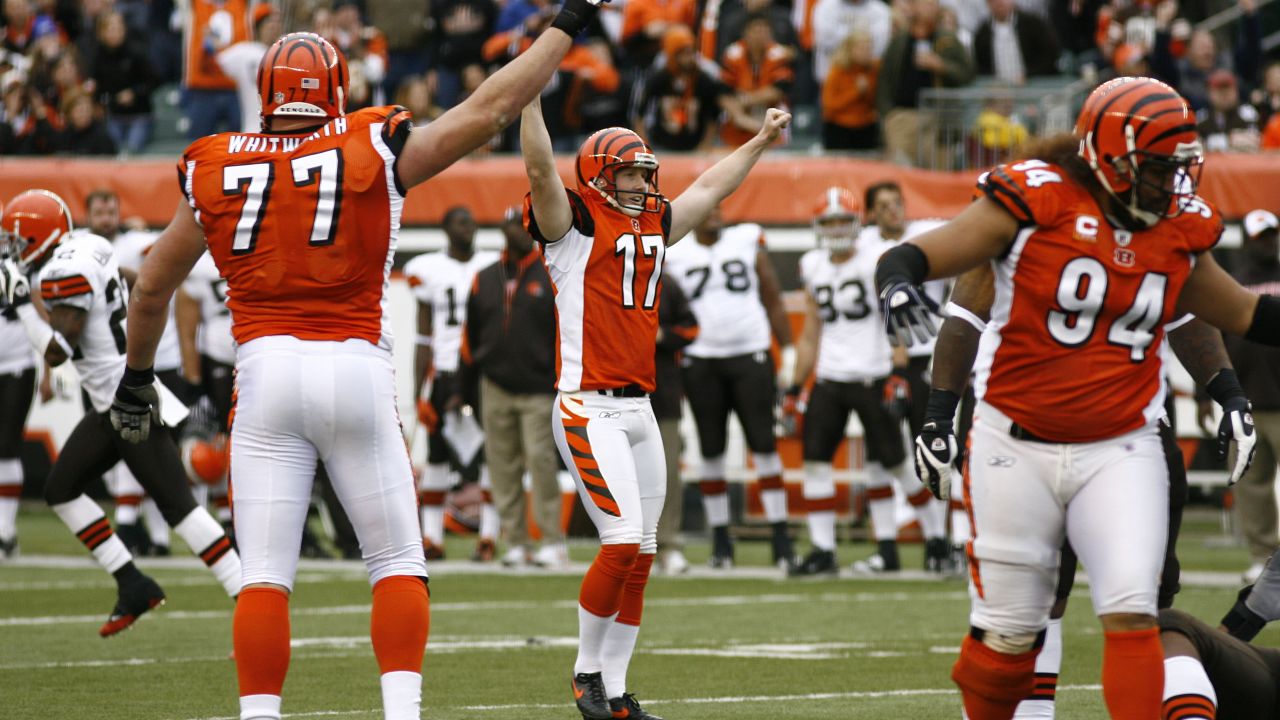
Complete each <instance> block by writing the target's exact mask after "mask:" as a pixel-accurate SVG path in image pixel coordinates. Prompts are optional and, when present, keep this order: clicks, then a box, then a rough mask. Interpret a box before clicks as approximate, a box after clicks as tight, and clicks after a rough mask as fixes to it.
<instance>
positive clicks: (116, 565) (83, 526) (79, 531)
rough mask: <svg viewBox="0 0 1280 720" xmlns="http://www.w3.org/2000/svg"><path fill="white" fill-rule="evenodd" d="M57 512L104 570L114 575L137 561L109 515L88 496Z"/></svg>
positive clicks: (57, 507) (81, 497) (56, 507)
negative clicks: (116, 532)
mask: <svg viewBox="0 0 1280 720" xmlns="http://www.w3.org/2000/svg"><path fill="white" fill-rule="evenodd" d="M53 512H54V513H56V514H57V516H58V518H60V519H61V520H62V524H63V525H66V526H67V527H68V528H69V529H70V530H71V532H73V533H75V534H76V537H77V538H79V539H80V542H82V543H84V546H85V547H87V548H89V551H90V552H92V553H93V558H94V559H95V560H97V561H98V564H99V565H101V566H102V569H103V570H106V571H107V572H109V573H113V572H115V571H117V570H119V569H120V568H122V567H124V566H125V565H127V564H129V563H130V562H132V561H133V556H132V555H130V554H129V550H128V549H127V548H125V546H124V543H123V542H120V538H119V537H117V536H116V534H115V532H114V531H113V530H112V529H111V524H110V523H108V522H107V514H106V513H104V512H103V511H102V508H101V507H99V506H98V503H96V502H94V501H92V500H90V499H89V496H88V495H79V496H77V497H76V499H74V500H72V501H70V502H64V503H61V504H59V505H54V506H53Z"/></svg>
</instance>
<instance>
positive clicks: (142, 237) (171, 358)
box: [113, 230, 182, 372]
mask: <svg viewBox="0 0 1280 720" xmlns="http://www.w3.org/2000/svg"><path fill="white" fill-rule="evenodd" d="M158 237H160V236H159V235H158V234H156V233H153V232H148V231H145V230H130V231H128V232H122V233H120V234H119V235H117V236H116V239H115V242H114V243H113V247H114V250H115V256H116V262H117V263H119V265H120V267H121V268H124V269H125V270H128V271H130V272H134V273H136V272H138V271H139V270H141V269H142V260H143V258H145V257H146V256H147V253H148V252H150V251H151V246H152V245H153V244H154V243H155V241H156V238H158ZM181 369H182V345H181V343H180V342H179V341H178V321H177V315H176V313H175V303H174V301H173V300H170V301H169V320H168V321H167V322H166V323H165V324H164V334H163V335H161V336H160V344H159V345H157V346H156V370H157V371H159V372H163V371H165V370H181Z"/></svg>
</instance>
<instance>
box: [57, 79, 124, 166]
mask: <svg viewBox="0 0 1280 720" xmlns="http://www.w3.org/2000/svg"><path fill="white" fill-rule="evenodd" d="M101 114H102V108H100V107H99V106H98V103H97V102H96V101H95V100H94V99H93V96H92V95H90V94H89V93H87V92H83V91H75V92H71V93H68V94H67V95H66V96H65V97H64V98H63V99H62V117H63V119H64V123H65V127H63V128H62V131H61V132H59V133H58V140H57V149H58V153H59V154H62V155H114V154H115V153H116V143H115V141H114V140H112V139H111V133H109V132H107V125H106V123H104V122H103V121H102V119H101V117H100V115H101Z"/></svg>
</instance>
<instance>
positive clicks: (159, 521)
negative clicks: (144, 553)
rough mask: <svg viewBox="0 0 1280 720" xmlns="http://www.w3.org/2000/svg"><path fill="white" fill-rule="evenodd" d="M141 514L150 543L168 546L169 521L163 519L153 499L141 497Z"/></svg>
mask: <svg viewBox="0 0 1280 720" xmlns="http://www.w3.org/2000/svg"><path fill="white" fill-rule="evenodd" d="M142 516H143V517H144V518H146V521H147V534H148V535H150V536H151V544H152V545H163V546H164V547H169V523H167V522H165V521H164V515H162V514H160V508H159V507H158V506H156V501H155V500H152V499H151V498H143V500H142Z"/></svg>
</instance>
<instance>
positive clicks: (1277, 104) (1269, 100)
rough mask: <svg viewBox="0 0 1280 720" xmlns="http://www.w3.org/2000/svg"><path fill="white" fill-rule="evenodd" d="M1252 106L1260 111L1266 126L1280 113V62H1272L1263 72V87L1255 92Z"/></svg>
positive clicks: (1251, 101)
mask: <svg viewBox="0 0 1280 720" xmlns="http://www.w3.org/2000/svg"><path fill="white" fill-rule="evenodd" d="M1250 104H1251V105H1253V106H1254V107H1255V108H1257V109H1258V114H1259V115H1261V116H1262V121H1263V124H1264V125H1266V124H1267V123H1268V122H1269V121H1270V120H1271V118H1272V116H1274V115H1276V114H1277V113H1280V62H1272V63H1270V64H1268V65H1267V67H1266V69H1265V70H1263V71H1262V86H1261V87H1259V88H1258V89H1257V90H1254V91H1253V95H1252V96H1251V97H1250Z"/></svg>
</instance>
